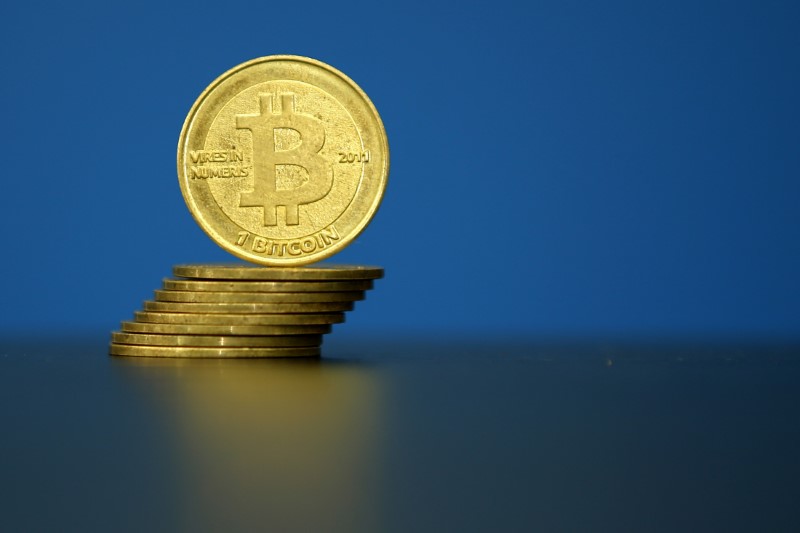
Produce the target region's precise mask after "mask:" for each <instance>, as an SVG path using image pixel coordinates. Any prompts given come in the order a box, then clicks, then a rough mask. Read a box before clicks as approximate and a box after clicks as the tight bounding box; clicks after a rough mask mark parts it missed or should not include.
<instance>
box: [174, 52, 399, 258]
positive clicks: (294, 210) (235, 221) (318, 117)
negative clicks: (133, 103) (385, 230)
mask: <svg viewBox="0 0 800 533" xmlns="http://www.w3.org/2000/svg"><path fill="white" fill-rule="evenodd" d="M388 170H389V149H388V143H387V139H386V132H385V130H384V128H383V123H382V122H381V119H380V117H379V116H378V113H377V111H376V109H375V107H374V106H373V105H372V102H370V100H369V98H367V96H366V94H364V92H363V91H362V90H361V89H360V88H359V87H358V86H357V85H356V84H355V83H354V82H353V81H352V80H350V79H349V78H348V77H347V76H345V75H344V74H342V73H341V72H339V71H338V70H336V69H334V68H333V67H330V66H329V65H326V64H324V63H322V62H320V61H316V60H313V59H309V58H305V57H297V56H269V57H263V58H259V59H254V60H252V61H248V62H246V63H243V64H241V65H239V66H237V67H234V68H233V69H231V70H229V71H228V72H226V73H225V74H223V75H222V76H220V77H219V78H217V79H216V80H215V81H214V82H213V83H212V84H211V85H210V86H209V87H208V88H207V89H206V90H205V91H204V92H203V93H202V94H201V95H200V97H199V98H198V100H197V102H195V104H194V106H193V107H192V109H191V111H190V112H189V115H188V116H187V118H186V122H185V123H184V125H183V130H182V131H181V135H180V140H179V144H178V177H179V180H180V185H181V191H182V192H183V197H184V199H185V200H186V204H187V205H188V206H189V210H190V211H191V213H192V215H193V216H194V218H195V220H197V222H198V223H199V224H200V227H202V228H203V230H204V231H205V232H206V233H207V234H208V235H209V236H210V237H211V238H212V239H213V240H214V241H215V242H216V243H217V244H219V245H220V246H221V247H222V248H224V249H226V250H228V251H229V252H231V253H232V254H234V255H236V256H238V257H240V258H242V259H245V260H248V261H252V262H255V263H259V264H262V265H270V266H281V265H283V266H286V265H302V264H307V263H312V262H315V261H319V260H320V259H323V258H325V257H329V256H331V255H332V254H334V253H336V252H337V251H339V250H341V249H342V248H343V247H345V246H347V244H348V243H350V242H351V241H352V240H353V239H354V238H355V237H356V236H357V235H358V234H359V233H360V232H361V231H362V230H363V229H364V227H365V226H366V225H367V223H368V222H369V221H370V219H371V218H372V216H373V215H374V214H375V211H376V210H377V208H378V205H379V204H380V201H381V198H382V196H383V192H384V189H385V187H386V180H387V175H388Z"/></svg>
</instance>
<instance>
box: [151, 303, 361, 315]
mask: <svg viewBox="0 0 800 533" xmlns="http://www.w3.org/2000/svg"><path fill="white" fill-rule="evenodd" d="M351 309H353V302H322V303H316V302H312V303H295V304H270V303H265V304H259V303H256V304H247V303H244V304H243V303H239V304H237V303H232V304H228V303H185V302H151V301H147V302H145V303H144V310H145V311H156V312H160V313H209V314H215V313H218V314H238V313H252V314H265V313H266V314H270V313H342V312H344V311H350V310H351Z"/></svg>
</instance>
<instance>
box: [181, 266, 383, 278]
mask: <svg viewBox="0 0 800 533" xmlns="http://www.w3.org/2000/svg"><path fill="white" fill-rule="evenodd" d="M172 273H173V274H175V275H176V276H178V277H181V278H197V279H206V280H240V281H262V280H263V281H284V280H285V281H292V280H294V281H299V280H303V281H321V280H372V279H378V278H382V277H383V269H382V268H380V267H375V266H359V265H334V264H330V265H329V264H321V265H314V266H313V267H296V268H264V267H259V266H255V265H246V264H225V263H220V264H210V265H176V266H174V267H172Z"/></svg>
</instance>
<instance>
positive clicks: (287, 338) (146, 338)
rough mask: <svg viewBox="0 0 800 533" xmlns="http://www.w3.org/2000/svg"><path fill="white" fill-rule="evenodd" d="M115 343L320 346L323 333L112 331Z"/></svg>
mask: <svg viewBox="0 0 800 533" xmlns="http://www.w3.org/2000/svg"><path fill="white" fill-rule="evenodd" d="M111 342H113V343H115V344H134V345H141V346H194V347H203V346H207V347H212V346H216V347H226V346H227V347H240V348H247V347H249V348H252V347H289V346H319V345H320V344H322V335H263V336H251V337H246V336H223V335H163V334H162V335H154V334H146V333H125V332H119V331H115V332H113V333H111Z"/></svg>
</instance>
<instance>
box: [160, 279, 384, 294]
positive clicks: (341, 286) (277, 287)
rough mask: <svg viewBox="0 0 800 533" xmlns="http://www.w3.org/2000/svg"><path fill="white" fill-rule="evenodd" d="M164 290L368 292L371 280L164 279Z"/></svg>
mask: <svg viewBox="0 0 800 533" xmlns="http://www.w3.org/2000/svg"><path fill="white" fill-rule="evenodd" d="M164 288H165V289H167V290H172V291H213V292H342V291H368V290H370V289H371V288H372V280H353V281H205V280H204V281H198V280H186V279H165V280H164Z"/></svg>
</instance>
